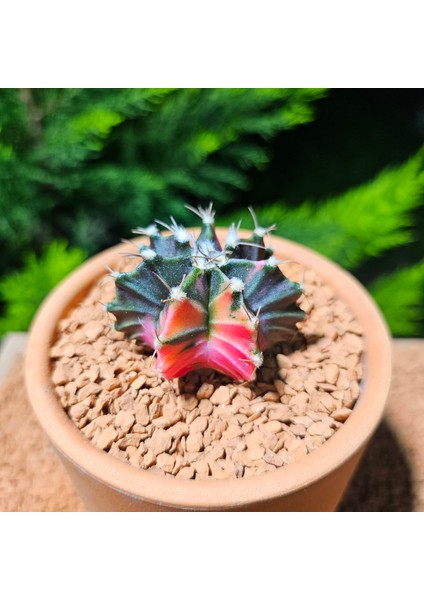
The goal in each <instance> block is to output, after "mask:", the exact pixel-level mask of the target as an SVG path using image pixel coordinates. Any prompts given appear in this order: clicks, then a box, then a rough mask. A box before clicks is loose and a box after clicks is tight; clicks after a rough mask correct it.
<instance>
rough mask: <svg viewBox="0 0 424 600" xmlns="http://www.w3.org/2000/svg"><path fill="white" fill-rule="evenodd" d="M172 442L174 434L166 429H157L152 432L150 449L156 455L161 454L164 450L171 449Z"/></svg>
mask: <svg viewBox="0 0 424 600" xmlns="http://www.w3.org/2000/svg"><path fill="white" fill-rule="evenodd" d="M171 444H172V436H171V434H170V432H169V430H165V429H155V431H154V432H153V434H152V437H151V441H150V450H151V451H152V452H153V454H154V455H155V456H157V455H158V454H161V453H162V452H166V451H167V450H169V449H170V447H171Z"/></svg>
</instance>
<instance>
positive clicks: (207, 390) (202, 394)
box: [196, 383, 214, 400]
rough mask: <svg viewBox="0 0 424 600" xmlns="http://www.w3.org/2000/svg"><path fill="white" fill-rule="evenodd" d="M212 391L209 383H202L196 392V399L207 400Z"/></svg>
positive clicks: (212, 388)
mask: <svg viewBox="0 0 424 600" xmlns="http://www.w3.org/2000/svg"><path fill="white" fill-rule="evenodd" d="M213 392H214V386H213V385H212V384H211V383H202V385H201V386H200V387H199V389H198V390H197V393H196V397H197V399H198V400H208V399H209V398H210V397H211V396H212V394H213Z"/></svg>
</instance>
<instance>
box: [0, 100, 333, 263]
mask: <svg viewBox="0 0 424 600" xmlns="http://www.w3.org/2000/svg"><path fill="white" fill-rule="evenodd" d="M323 95H324V90H322V89H245V88H241V89H213V88H212V89H172V88H171V89H151V88H143V89H36V90H17V89H5V90H0V213H1V215H2V218H1V224H0V253H1V255H2V257H3V259H4V264H5V265H8V266H9V267H10V266H11V267H16V266H18V265H19V260H17V256H19V254H20V253H22V252H23V251H25V250H26V251H28V250H31V249H33V248H35V249H36V250H38V251H40V250H41V248H42V246H43V244H44V243H45V242H46V241H49V240H51V239H55V238H64V239H68V240H69V242H70V243H71V244H73V245H77V246H79V247H82V248H84V249H85V250H86V251H87V252H88V253H93V252H96V251H98V250H100V249H101V248H104V247H106V246H108V245H110V244H112V243H114V242H115V241H116V239H119V237H120V236H126V235H128V232H129V231H130V230H131V228H132V227H134V225H137V223H146V222H149V221H151V220H153V219H154V218H165V217H167V215H168V214H170V213H172V214H174V215H175V217H176V218H179V217H180V216H184V217H185V213H184V212H183V205H184V203H186V202H187V200H188V201H192V202H193V201H194V202H197V201H202V202H207V201H211V200H213V201H214V202H215V203H216V204H217V205H220V204H225V203H228V202H230V201H231V200H232V194H233V192H234V190H238V189H242V190H244V189H246V188H247V186H248V184H249V181H250V175H251V173H252V171H254V170H258V169H263V168H264V167H265V166H266V165H267V163H268V161H269V155H268V147H269V143H270V141H271V140H272V139H273V137H275V135H276V134H277V133H278V132H280V131H282V130H286V129H291V128H293V127H295V126H298V125H301V124H303V123H307V122H308V121H310V120H311V119H312V118H313V114H314V103H315V101H316V100H317V99H319V98H321V97H322V96H323ZM88 232H89V233H90V235H86V234H87V233H88ZM0 271H1V266H0Z"/></svg>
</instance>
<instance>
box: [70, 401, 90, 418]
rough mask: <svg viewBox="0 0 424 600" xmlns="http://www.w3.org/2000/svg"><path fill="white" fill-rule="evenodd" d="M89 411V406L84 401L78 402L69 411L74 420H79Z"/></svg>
mask: <svg viewBox="0 0 424 600" xmlns="http://www.w3.org/2000/svg"><path fill="white" fill-rule="evenodd" d="M87 412H88V406H86V405H85V404H83V403H82V402H78V404H74V405H73V406H71V408H70V409H69V411H68V414H69V416H70V417H71V419H72V420H73V421H79V420H80V419H82V418H83V417H85V415H86V414H87Z"/></svg>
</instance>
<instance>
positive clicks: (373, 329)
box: [26, 230, 391, 511]
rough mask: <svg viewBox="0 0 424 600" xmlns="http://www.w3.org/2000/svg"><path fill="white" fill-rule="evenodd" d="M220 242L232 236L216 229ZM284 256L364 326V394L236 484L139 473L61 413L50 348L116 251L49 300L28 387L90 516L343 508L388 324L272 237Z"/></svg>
mask: <svg viewBox="0 0 424 600" xmlns="http://www.w3.org/2000/svg"><path fill="white" fill-rule="evenodd" d="M218 234H219V237H220V238H221V239H222V238H223V236H225V231H224V230H218ZM273 247H274V249H275V254H276V256H277V257H279V258H282V259H293V260H297V261H299V262H300V263H302V264H304V265H306V266H308V267H310V268H312V269H313V270H315V271H316V272H317V273H318V274H319V275H320V276H321V277H322V279H323V280H324V281H325V282H326V283H327V284H328V285H330V286H331V287H332V288H333V290H334V292H335V294H336V295H337V296H338V297H340V298H341V299H342V300H343V301H344V302H345V303H346V304H347V305H348V306H349V307H350V309H351V311H352V312H353V313H354V315H355V317H356V319H357V320H358V321H359V323H360V325H361V326H362V328H363V331H364V332H365V333H364V342H365V365H364V367H365V369H364V379H363V382H362V389H361V395H360V397H359V399H358V401H357V403H356V405H355V407H354V410H353V412H352V414H351V415H350V417H349V419H348V420H347V421H346V423H345V424H344V425H343V426H342V427H341V428H340V429H339V430H338V431H337V432H336V433H335V434H334V435H333V436H332V437H331V438H330V439H329V440H327V441H326V442H325V443H324V444H323V445H322V446H321V447H319V448H317V449H315V450H314V451H313V452H312V453H311V454H309V455H307V456H305V457H304V458H302V459H300V460H298V461H297V462H295V463H293V464H290V465H287V466H284V467H282V468H279V469H276V470H275V471H272V472H268V473H264V474H261V475H256V476H254V477H250V478H246V479H244V478H241V479H236V480H226V481H214V480H182V479H174V478H169V477H159V476H158V475H157V474H154V473H149V472H148V471H143V470H141V469H140V470H138V469H136V468H135V467H132V466H131V465H129V464H125V463H124V462H122V461H120V460H119V459H117V458H115V457H113V456H111V455H109V454H107V453H106V452H103V451H101V450H99V449H97V448H96V447H95V446H94V445H93V444H92V443H91V442H90V441H89V440H88V439H87V438H86V437H85V436H84V435H83V434H82V433H81V432H80V431H79V430H78V429H77V428H76V427H75V425H74V424H73V423H72V421H71V420H70V419H69V417H68V416H67V414H66V413H65V412H64V410H63V408H62V406H61V404H60V402H59V400H58V399H57V396H56V394H55V391H54V386H53V384H52V381H51V378H50V367H49V349H50V347H51V344H52V342H53V340H54V339H55V332H56V326H57V323H58V321H59V319H61V318H62V317H63V316H64V315H65V314H66V313H67V312H68V311H69V310H70V308H72V307H73V306H74V305H75V304H76V303H78V302H79V301H80V300H81V298H83V297H84V294H85V293H86V291H87V289H88V288H89V287H90V286H91V285H92V284H93V283H94V282H95V281H96V280H97V279H98V278H99V277H101V276H102V275H104V273H105V267H104V265H105V264H108V265H111V266H112V267H114V266H116V263H117V259H118V258H119V255H118V254H117V253H118V252H119V251H122V250H123V246H115V247H114V248H111V249H109V250H107V251H105V252H102V253H101V254H99V255H97V256H95V257H94V258H92V259H91V260H89V261H87V262H86V263H85V264H84V265H82V266H81V267H80V268H79V269H77V270H76V271H75V272H74V273H73V274H72V275H70V276H69V277H68V278H67V279H66V280H65V281H64V282H63V283H61V284H60V285H59V286H58V287H57V288H56V289H55V290H54V291H53V292H52V293H51V295H50V296H49V297H48V298H47V300H46V301H45V302H44V304H43V305H42V307H41V308H40V310H39V312H38V314H37V316H36V318H35V320H34V322H33V325H32V328H31V332H30V336H29V342H28V348H27V355H26V382H27V388H28V394H29V398H30V402H31V404H32V407H33V409H34V411H35V413H36V415H37V417H38V419H39V421H40V423H41V425H42V427H43V429H44V430H45V432H46V433H47V435H48V437H49V438H50V441H51V442H52V444H53V446H54V447H55V449H56V451H57V452H58V454H59V456H60V458H61V459H62V461H63V463H64V465H65V467H66V469H67V471H68V473H69V475H70V476H71V478H72V480H73V482H74V484H75V487H76V490H77V492H78V494H79V496H80V497H81V499H82V500H83V502H84V504H85V506H86V508H87V509H88V510H92V511H157V510H245V511H246V510H248V511H331V510H335V508H336V507H337V505H338V503H339V501H340V499H341V497H342V495H343V492H344V490H345V488H346V487H347V485H348V483H349V481H350V479H351V477H352V475H353V473H354V470H355V468H356V466H357V465H358V462H359V460H360V458H361V455H362V454H363V452H364V449H365V448H366V445H367V442H368V441H369V439H370V437H371V436H372V434H373V432H374V431H375V429H376V427H377V425H378V424H379V422H380V420H381V418H382V415H383V411H384V407H385V403H386V400H387V395H388V391H389V383H390V375H391V346H390V338H389V335H388V331H387V328H386V325H385V323H384V321H383V319H382V317H381V314H380V312H379V310H378V309H377V307H376V305H375V304H374V302H373V300H372V299H371V298H370V296H369V295H368V293H367V291H366V290H365V289H364V288H363V287H362V286H361V285H360V284H359V283H358V281H357V280H356V279H354V278H353V277H352V276H351V275H350V274H349V273H347V272H346V271H344V270H343V269H341V268H340V267H339V266H337V265H336V264H334V263H333V262H331V261H329V260H328V259H326V258H324V257H322V256H320V255H318V254H316V253H315V252H312V251H311V250H308V249H306V248H304V247H302V246H300V245H298V244H295V243H293V242H289V241H287V240H284V239H281V238H277V237H274V238H273Z"/></svg>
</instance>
